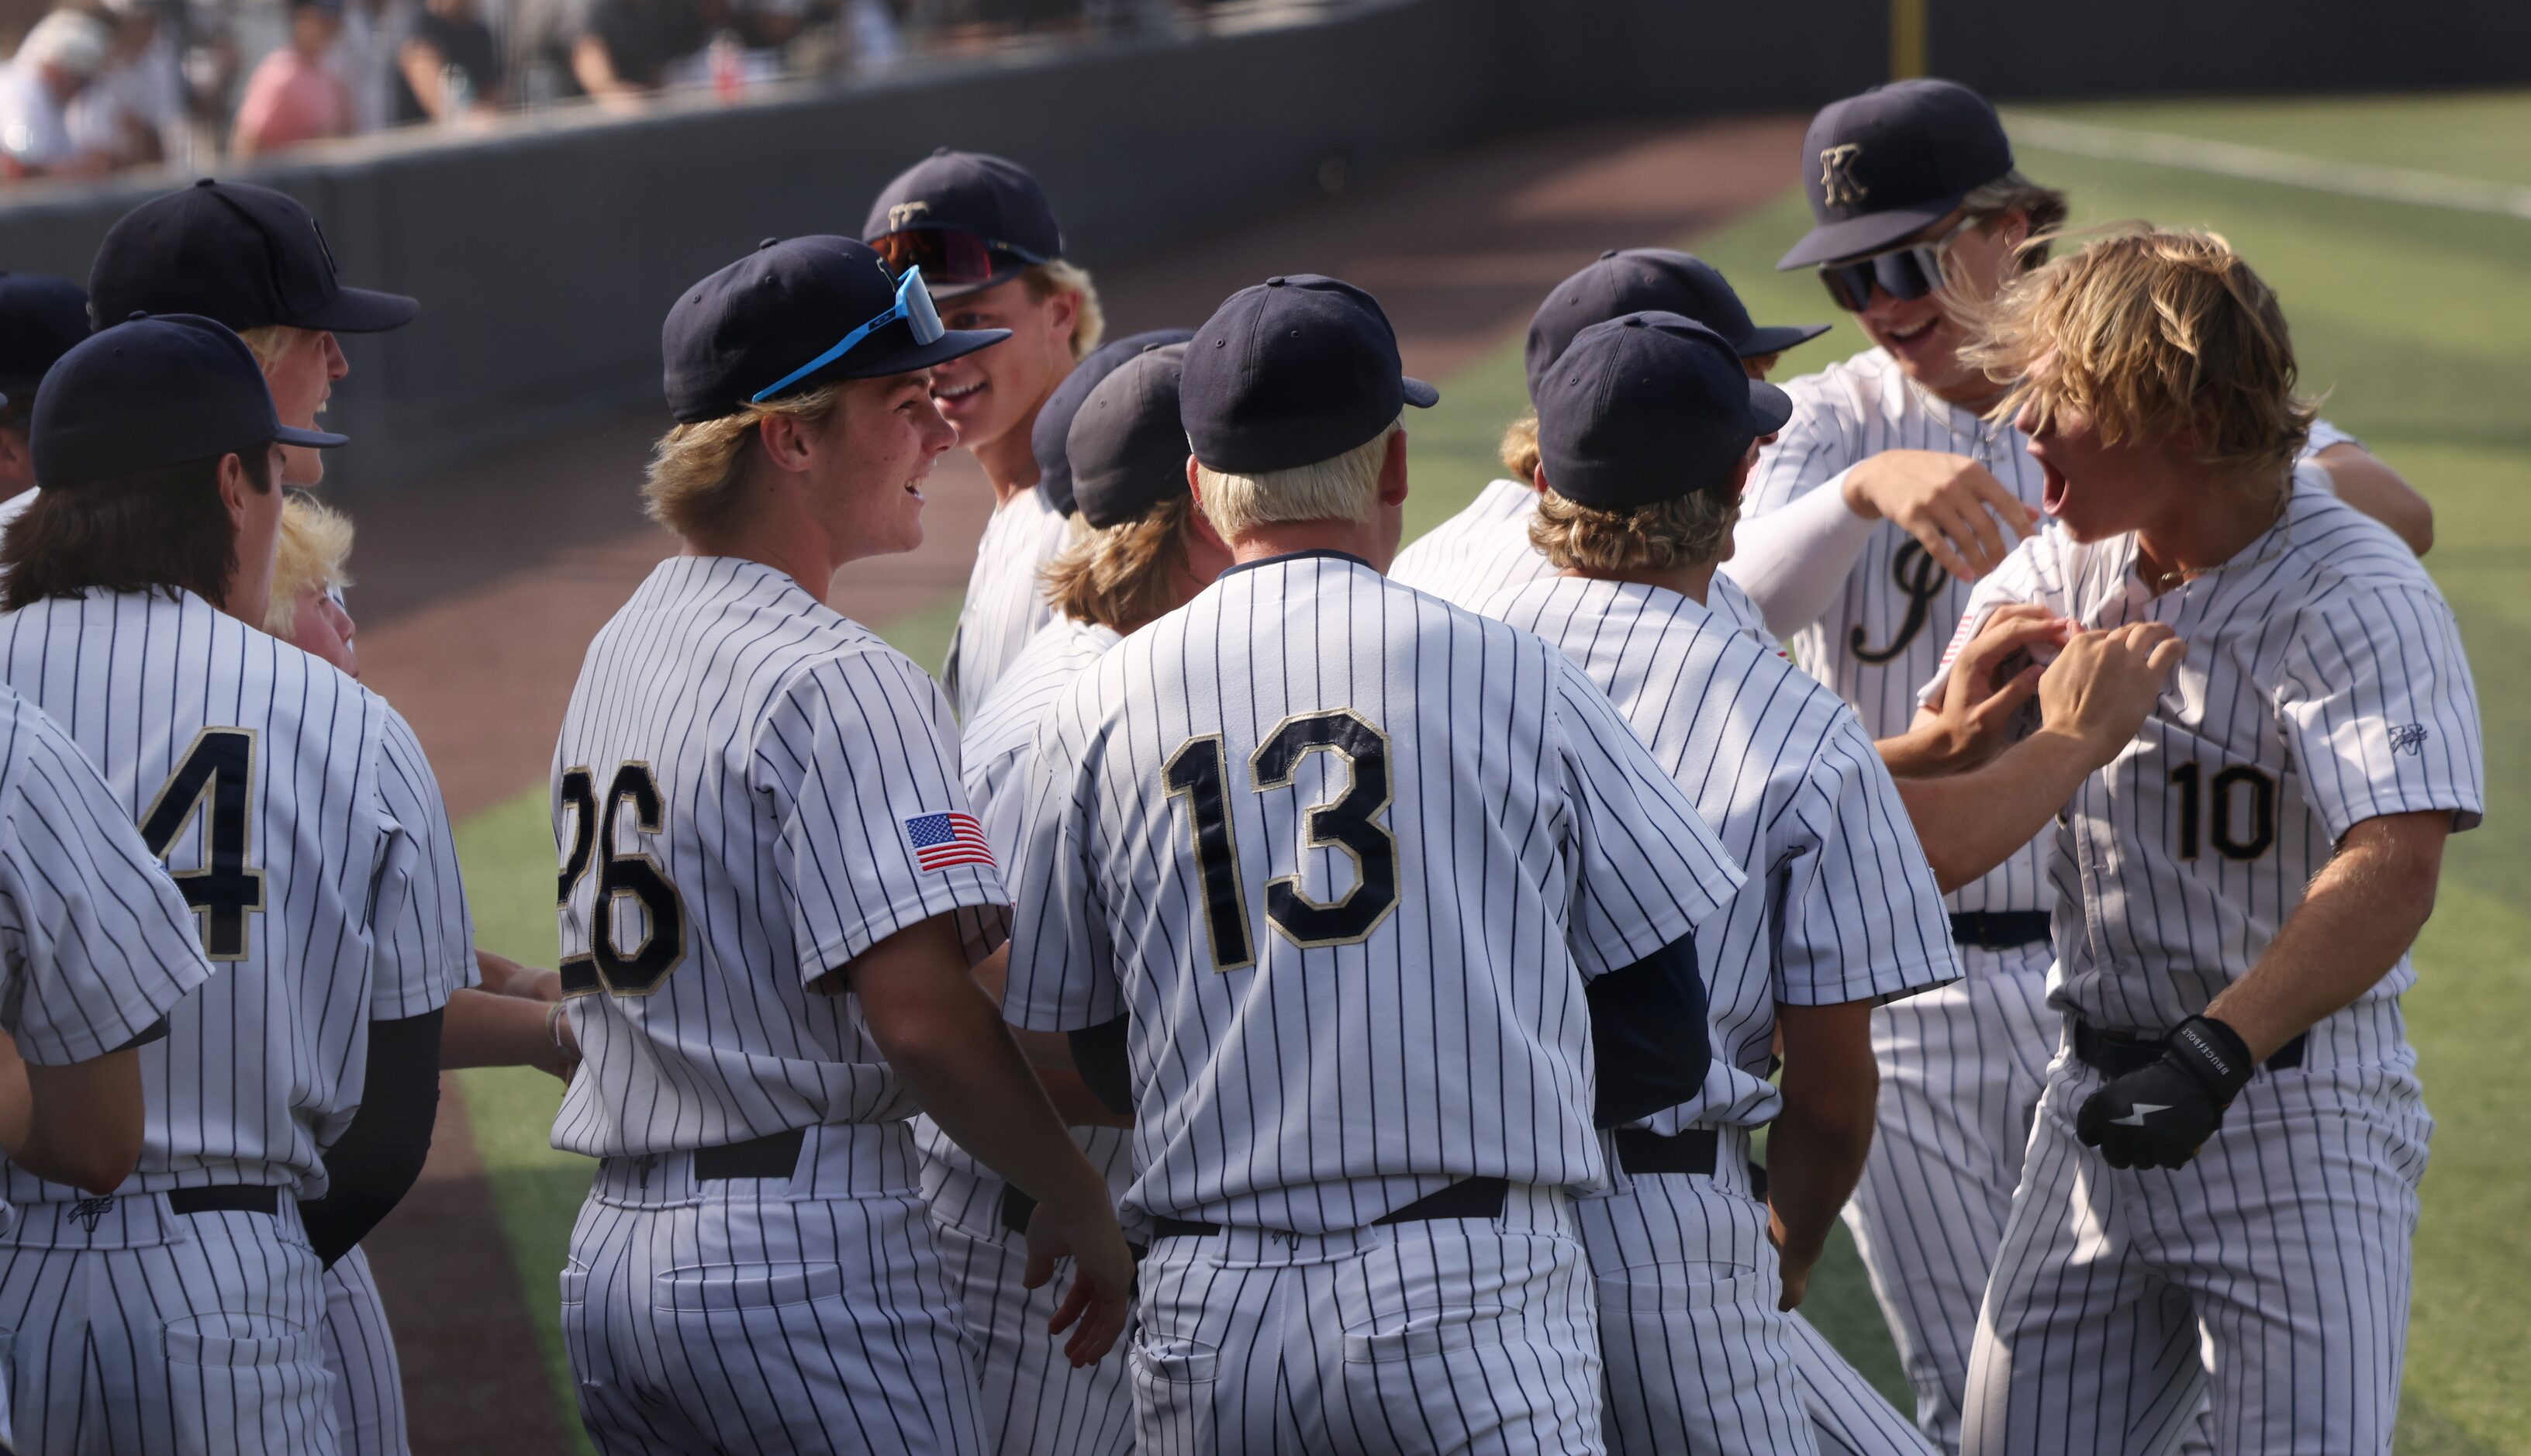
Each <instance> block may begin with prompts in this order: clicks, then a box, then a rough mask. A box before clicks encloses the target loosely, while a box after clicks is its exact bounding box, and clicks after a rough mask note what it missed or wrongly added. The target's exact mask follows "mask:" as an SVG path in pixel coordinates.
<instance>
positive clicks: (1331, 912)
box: [1161, 707, 1397, 971]
mask: <svg viewBox="0 0 2531 1456" xmlns="http://www.w3.org/2000/svg"><path fill="white" fill-rule="evenodd" d="M1321 753H1323V754H1327V755H1330V756H1334V757H1337V758H1341V759H1343V760H1344V763H1345V766H1346V768H1347V770H1348V772H1349V775H1350V781H1349V782H1348V783H1347V784H1346V785H1345V791H1344V793H1343V794H1341V795H1339V796H1337V797H1336V798H1335V799H1334V800H1333V801H1331V802H1329V803H1326V804H1322V805H1319V806H1317V807H1315V808H1313V809H1311V810H1310V812H1309V813H1308V815H1307V816H1306V817H1305V818H1304V819H1303V821H1302V822H1303V837H1302V840H1301V845H1302V848H1303V850H1304V851H1307V850H1313V849H1332V850H1338V851H1341V852H1342V853H1344V854H1345V855H1347V856H1349V857H1351V859H1352V860H1353V862H1354V868H1355V882H1354V887H1353V888H1352V889H1351V890H1348V891H1346V892H1345V894H1344V897H1343V898H1342V899H1339V900H1334V901H1330V902H1324V903H1322V902H1320V901H1317V900H1313V899H1311V898H1310V896H1309V895H1308V894H1307V893H1306V892H1304V891H1303V890H1302V889H1301V877H1300V875H1298V874H1281V875H1276V876H1275V877H1274V878H1272V879H1269V880H1267V881H1266V923H1267V924H1271V925H1272V926H1273V927H1274V928H1275V929H1276V930H1278V931H1280V932H1281V933H1282V936H1283V938H1284V939H1286V940H1289V941H1291V942H1292V943H1293V944H1294V945H1299V946H1305V947H1306V946H1320V945H1352V944H1354V943H1356V942H1358V941H1362V940H1366V939H1369V938H1370V936H1371V932H1372V931H1374V930H1376V929H1378V928H1379V923H1380V922H1381V921H1383V920H1385V919H1387V918H1388V913H1389V912H1390V911H1392V910H1395V909H1396V908H1397V840H1396V838H1395V837H1394V836H1392V835H1391V834H1390V833H1389V832H1388V829H1387V826H1385V825H1383V824H1381V823H1380V822H1379V814H1380V812H1381V811H1382V810H1385V809H1387V808H1388V797H1389V786H1388V735H1387V734H1385V733H1382V732H1380V731H1379V728H1378V725H1377V724H1375V723H1373V722H1372V721H1371V720H1370V719H1368V718H1366V717H1364V716H1363V715H1362V714H1360V713H1358V712H1355V711H1354V710H1353V709H1351V708H1345V707H1340V708H1331V709H1329V710H1327V711H1325V712H1317V713H1304V714H1301V715H1299V716H1297V717H1290V718H1285V719H1284V720H1283V721H1282V722H1280V723H1278V724H1276V725H1275V727H1274V731H1273V732H1272V733H1269V734H1267V735H1266V741H1265V742H1264V743H1262V744H1260V745H1258V747H1257V752H1256V753H1255V754H1253V755H1251V756H1249V759H1248V773H1249V777H1250V779H1251V781H1252V783H1253V785H1254V792H1256V793H1259V794H1264V793H1268V792H1271V791H1272V790H1275V789H1283V788H1289V787H1290V786H1291V783H1292V775H1293V773H1294V772H1295V771H1296V770H1297V769H1299V767H1300V766H1301V760H1302V759H1303V758H1306V757H1308V756H1310V755H1312V754H1321ZM1229 779H1230V764H1229V760H1228V756H1227V755H1225V754H1224V753H1223V751H1222V747H1221V735H1220V734H1218V733H1211V734H1207V735H1205V736H1204V737H1202V738H1190V739H1188V740H1187V741H1186V742H1185V743H1184V744H1181V745H1180V746H1179V747H1178V751H1177V752H1176V753H1174V754H1171V755H1170V756H1169V761H1168V764H1167V766H1166V767H1165V768H1164V769H1163V770H1162V773H1161V782H1163V783H1165V784H1166V785H1168V791H1169V797H1170V798H1172V799H1179V798H1183V799H1184V800H1186V804H1187V827H1188V832H1189V836H1190V837H1191V838H1192V839H1193V840H1194V842H1195V863H1196V869H1197V872H1198V873H1199V874H1200V875H1202V877H1203V880H1204V921H1205V929H1206V931H1207V932H1208V933H1209V935H1210V937H1211V940H1212V965H1213V969H1214V970H1216V971H1236V970H1239V969H1240V968H1241V967H1244V966H1252V965H1255V964H1256V962H1257V952H1256V950H1255V948H1254V947H1253V946H1252V945H1251V944H1250V943H1249V939H1248V895H1247V891H1246V889H1245V888H1244V887H1242V886H1241V884H1240V882H1239V844H1238V840H1237V839H1236V837H1235V836H1234V835H1233V833H1232V830H1231V827H1230V803H1229Z"/></svg>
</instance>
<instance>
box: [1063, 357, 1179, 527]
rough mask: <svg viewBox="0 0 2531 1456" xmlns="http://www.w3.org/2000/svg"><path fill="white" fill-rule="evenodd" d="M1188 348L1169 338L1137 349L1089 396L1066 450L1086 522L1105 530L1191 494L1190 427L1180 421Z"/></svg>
mask: <svg viewBox="0 0 2531 1456" xmlns="http://www.w3.org/2000/svg"><path fill="white" fill-rule="evenodd" d="M1186 353H1187V346H1186V345H1184V344H1163V345H1160V346H1159V347H1158V348H1155V349H1153V350H1150V351H1148V352H1146V353H1143V354H1138V355H1135V356H1134V357H1133V358H1132V359H1129V360H1127V361H1125V363H1124V364H1121V365H1119V366H1118V367H1117V368H1116V370H1115V371H1114V372H1113V373H1110V374H1109V375H1108V376H1107V377H1106V378H1104V379H1101V380H1099V381H1098V387H1097V388H1096V389H1093V390H1091V391H1090V397H1089V398H1088V399H1086V400H1083V401H1082V402H1081V413H1080V414H1078V415H1075V416H1074V417H1073V419H1072V428H1071V429H1070V430H1069V431H1068V432H1067V437H1066V441H1065V446H1064V448H1065V450H1066V452H1067V453H1068V454H1069V455H1070V456H1071V459H1072V476H1073V482H1074V486H1073V488H1074V490H1075V491H1076V493H1077V494H1078V495H1079V498H1080V503H1081V519H1082V520H1084V521H1087V522H1089V523H1090V524H1091V525H1093V526H1096V527H1097V528H1099V529H1100V530H1102V531H1103V530H1105V529H1106V528H1108V527H1110V526H1122V525H1124V524H1125V523H1126V522H1128V521H1133V520H1137V519H1139V518H1140V517H1141V516H1142V515H1143V514H1144V513H1145V512H1147V511H1149V510H1151V508H1152V507H1153V506H1155V505H1158V504H1159V503H1160V502H1162V501H1164V500H1168V499H1171V498H1172V497H1176V496H1183V495H1185V494H1186V493H1187V474H1186V463H1187V438H1186V426H1185V425H1183V424H1180V423H1179V422H1178V377H1179V374H1180V372H1181V371H1182V370H1183V368H1184V367H1185V364H1186Z"/></svg>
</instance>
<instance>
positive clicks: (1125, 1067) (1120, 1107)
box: [1065, 1016, 1134, 1117]
mask: <svg viewBox="0 0 2531 1456" xmlns="http://www.w3.org/2000/svg"><path fill="white" fill-rule="evenodd" d="M1133 1026H1134V1019H1133V1018H1132V1017H1131V1016H1120V1017H1118V1018H1116V1019H1115V1020H1114V1021H1103V1022H1100V1023H1099V1024H1098V1025H1097V1026H1095V1027H1085V1028H1083V1029H1082V1030H1080V1031H1078V1032H1070V1033H1067V1034H1065V1035H1066V1036H1069V1037H1070V1038H1071V1041H1072V1066H1073V1070H1075V1071H1077V1072H1079V1073H1080V1074H1081V1081H1082V1084H1083V1085H1084V1086H1086V1087H1088V1088H1089V1089H1090V1094H1091V1095H1092V1096H1095V1097H1097V1099H1098V1100H1100V1101H1102V1102H1104V1103H1106V1104H1107V1110H1108V1111H1110V1112H1114V1113H1117V1114H1118V1115H1120V1116H1124V1117H1131V1116H1133V1115H1134V1074H1133V1069H1132V1067H1131V1066H1130V1065H1129V1064H1128V1063H1127V1061H1126V1059H1125V1034H1126V1033H1127V1032H1129V1031H1131V1030H1133Z"/></svg>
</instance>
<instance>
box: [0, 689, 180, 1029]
mask: <svg viewBox="0 0 2531 1456" xmlns="http://www.w3.org/2000/svg"><path fill="white" fill-rule="evenodd" d="M0 698H5V700H6V702H5V708H0V733H5V734H6V736H7V737H8V739H9V740H10V742H9V743H8V744H7V746H6V750H5V762H6V765H7V767H6V770H5V771H6V773H7V776H8V782H7V784H6V785H5V787H0V951H5V955H6V967H7V969H6V973H5V974H6V977H7V980H6V981H5V984H6V991H5V994H0V1021H5V1022H6V1025H7V1027H8V1030H9V1035H10V1036H12V1037H13V1038H14V1039H15V1040H16V1041H17V1044H18V1053H19V1055H21V1056H23V1057H25V1058H26V1059H27V1060H28V1061H29V1062H32V1063H34V1064H35V1065H37V1066H59V1065H62V1064H64V1063H68V1062H81V1061H86V1060H88V1059H90V1058H92V1057H97V1056H102V1055H104V1054H105V1053H106V1052H109V1051H113V1050H115V1049H116V1048H118V1047H121V1046H125V1045H128V1044H129V1043H130V1042H132V1041H133V1039H134V1038H136V1037H138V1036H141V1034H142V1033H143V1032H145V1031H147V1030H148V1029H149V1028H150V1027H151V1026H153V1025H154V1024H156V1022H157V1021H158V1020H159V1018H161V1017H163V1016H165V1015H166V1014H167V1012H168V1010H169V1009H170V1008H172V1007H174V1006H175V1005H176V1003H177V1002H179V1001H181V1000H183V999H184V997H185V996H186V995H187V994H188V993H190V992H191V991H192V990H193V989H194V988H195V987H196V986H198V985H200V984H201V983H202V982H203V981H204V980H209V979H210V976H211V966H210V963H209V962H208V961H206V960H204V959H203V958H202V948H201V944H200V942H199V940H198V939H197V936H196V934H195V930H194V912H193V910H192V909H191V908H190V907H188V906H187V905H186V904H185V897H184V896H183V895H182V894H180V893H178V891H177V889H176V885H175V882H174V881H173V880H171V879H169V878H168V876H167V872H166V870H165V869H163V868H160V867H159V865H158V862H157V858H156V857H155V856H153V855H151V854H150V853H149V851H148V848H147V847H146V846H145V845H143V844H142V843H141V833H140V831H139V830H137V829H135V828H134V827H133V825H132V821H131V820H130V819H129V818H127V817H126V816H125V814H124V811H123V807H122V806H121V805H120V804H118V803H116V802H115V799H114V796H113V794H112V792H111V791H110V790H108V789H107V788H106V785H105V781H104V780H103V779H100V778H98V777H97V773H96V770H95V769H94V768H92V767H90V766H89V764H88V761H87V759H86V758H85V757H84V756H82V755H81V754H80V751H79V748H78V746H77V745H75V744H73V743H72V742H71V741H70V740H69V739H68V738H66V737H64V736H63V734H62V731H61V730H60V729H59V728H57V727H55V726H54V725H53V723H52V722H51V720H50V719H48V718H46V717H44V716H43V714H42V713H40V712H39V711H37V710H36V709H35V708H33V707H31V706H29V705H28V704H27V703H26V702H25V701H24V700H20V699H19V698H18V697H17V695H15V694H13V693H8V692H7V690H5V689H0Z"/></svg>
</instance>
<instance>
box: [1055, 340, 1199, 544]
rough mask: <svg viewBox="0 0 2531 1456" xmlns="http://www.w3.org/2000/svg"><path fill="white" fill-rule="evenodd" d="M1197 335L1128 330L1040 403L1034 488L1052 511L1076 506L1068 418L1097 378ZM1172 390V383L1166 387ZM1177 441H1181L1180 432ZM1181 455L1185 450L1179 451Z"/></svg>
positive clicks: (1095, 352)
mask: <svg viewBox="0 0 2531 1456" xmlns="http://www.w3.org/2000/svg"><path fill="white" fill-rule="evenodd" d="M1194 337H1195V330H1194V329H1191V328H1155V329H1153V330H1152V331H1151V332H1149V333H1143V334H1132V335H1129V336H1127V337H1125V338H1122V339H1117V340H1114V341H1112V342H1110V343H1106V344H1101V345H1099V346H1098V347H1097V349H1094V350H1092V351H1091V353H1090V357H1089V358H1087V359H1085V360H1083V361H1082V362H1081V363H1079V364H1074V365H1073V366H1072V372H1071V373H1069V374H1066V375H1064V376H1063V382H1062V383H1060V384H1058V385H1056V386H1054V393H1052V394H1049V395H1047V396H1046V397H1045V403H1044V404H1042V405H1040V406H1038V411H1037V423H1036V424H1035V425H1034V426H1032V427H1031V428H1030V430H1029V450H1030V452H1031V453H1032V454H1034V455H1036V456H1037V488H1038V489H1039V490H1041V491H1043V492H1044V493H1045V503H1046V504H1047V505H1050V506H1052V507H1054V510H1055V514H1057V515H1059V516H1069V515H1071V514H1072V513H1073V511H1074V510H1076V509H1078V505H1077V503H1076V502H1075V501H1074V499H1073V495H1072V457H1071V455H1070V454H1069V453H1068V452H1067V451H1066V450H1065V449H1064V436H1065V435H1066V434H1067V433H1069V432H1070V431H1071V429H1072V417H1073V416H1075V415H1077V414H1079V413H1081V402H1082V401H1083V400H1086V399H1088V398H1090V391H1091V390H1093V389H1096V388H1097V387H1098V381H1099V380H1101V379H1104V378H1106V377H1107V376H1108V375H1109V374H1112V373H1114V372H1116V368H1117V366H1118V365H1120V364H1124V363H1125V362H1126V361H1127V360H1129V359H1132V358H1133V357H1134V356H1135V355H1137V354H1140V353H1142V352H1143V351H1144V350H1146V349H1157V348H1159V347H1160V346H1161V345H1163V344H1183V343H1185V342H1186V341H1187V340H1189V339H1192V338H1194ZM1170 388H1171V389H1175V388H1176V386H1175V385H1171V386H1170ZM1179 442H1180V443H1181V444H1183V443H1184V442H1185V437H1184V434H1183V433H1181V435H1180V441H1179ZM1179 454H1180V455H1181V456H1183V455H1184V454H1185V452H1184V451H1183V450H1181V451H1180V452H1179Z"/></svg>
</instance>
